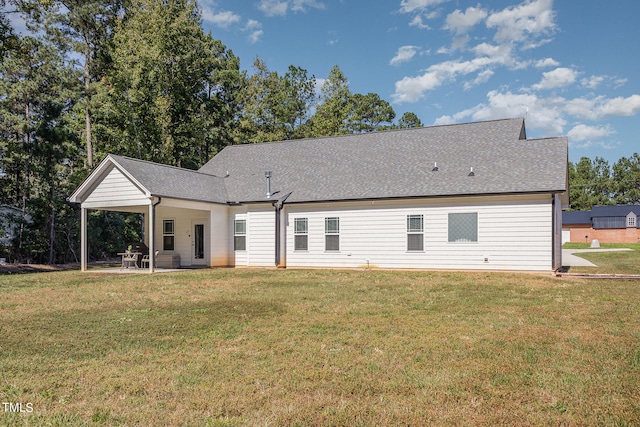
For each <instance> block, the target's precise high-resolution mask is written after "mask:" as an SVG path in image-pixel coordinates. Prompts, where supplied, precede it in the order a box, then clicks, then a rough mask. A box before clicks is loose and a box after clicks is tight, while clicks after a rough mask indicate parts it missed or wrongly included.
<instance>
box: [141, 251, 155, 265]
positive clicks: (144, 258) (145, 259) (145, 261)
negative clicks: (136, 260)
mask: <svg viewBox="0 0 640 427" xmlns="http://www.w3.org/2000/svg"><path fill="white" fill-rule="evenodd" d="M159 253H160V251H156V252H155V253H154V255H153V260H154V261H156V260H157V259H158V254H159ZM140 263H141V265H142V268H144V265H145V264H147V268H149V255H144V256H143V257H142V261H141V262H140ZM154 264H155V262H154Z"/></svg>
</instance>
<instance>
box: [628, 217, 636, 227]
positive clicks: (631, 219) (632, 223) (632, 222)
mask: <svg viewBox="0 0 640 427" xmlns="http://www.w3.org/2000/svg"><path fill="white" fill-rule="evenodd" d="M635 226H636V217H635V216H633V214H632V215H629V216H628V217H627V227H635Z"/></svg>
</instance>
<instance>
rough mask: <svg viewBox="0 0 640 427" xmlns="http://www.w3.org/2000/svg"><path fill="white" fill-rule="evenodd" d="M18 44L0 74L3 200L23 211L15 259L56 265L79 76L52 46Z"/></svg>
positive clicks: (73, 145)
mask: <svg viewBox="0 0 640 427" xmlns="http://www.w3.org/2000/svg"><path fill="white" fill-rule="evenodd" d="M17 43H18V44H17V48H16V49H13V50H11V51H9V52H8V53H7V55H6V57H5V58H4V60H3V61H2V68H1V72H0V73H1V75H2V79H1V80H0V92H1V93H4V94H5V96H4V97H3V98H2V100H1V102H0V116H1V117H2V129H3V130H2V134H1V151H2V171H3V174H2V181H3V182H2V202H3V203H7V204H10V205H13V206H18V207H20V209H21V210H22V218H21V223H20V229H19V234H18V237H17V241H16V244H15V248H14V253H13V254H12V255H13V256H14V257H15V258H18V259H25V258H27V259H34V258H35V259H37V260H39V261H41V262H42V261H45V262H46V261H48V262H53V261H54V259H55V257H56V253H55V241H56V218H57V216H56V213H57V211H58V209H59V207H60V205H61V204H62V203H63V201H64V197H65V196H66V194H65V193H66V191H60V189H61V188H63V187H64V186H65V184H66V183H67V180H66V175H67V174H68V173H70V171H69V169H70V166H71V165H73V163H74V160H75V159H74V158H73V157H72V156H73V153H74V149H75V148H76V147H77V145H76V142H77V141H75V140H74V138H73V137H72V136H71V135H69V132H68V129H69V126H68V123H67V119H68V118H69V117H70V116H69V112H70V110H71V108H72V107H73V104H74V101H75V100H74V98H73V96H74V94H75V90H74V84H75V82H77V77H78V76H77V74H75V73H74V70H72V69H71V68H69V67H68V66H66V64H65V63H64V62H63V61H62V55H61V54H60V52H58V51H57V50H56V49H55V47H54V46H53V45H50V44H46V43H43V42H42V41H41V40H39V39H37V38H34V37H23V38H20V39H19V40H18V42H17ZM27 217H31V218H32V219H33V221H32V222H30V221H27V220H26V218H27ZM31 225H32V226H31Z"/></svg>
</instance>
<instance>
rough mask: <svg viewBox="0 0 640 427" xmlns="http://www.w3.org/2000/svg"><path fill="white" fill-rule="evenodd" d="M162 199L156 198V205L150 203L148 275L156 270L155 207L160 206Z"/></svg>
mask: <svg viewBox="0 0 640 427" xmlns="http://www.w3.org/2000/svg"><path fill="white" fill-rule="evenodd" d="M161 201H162V197H158V201H157V202H156V203H153V202H151V224H149V273H153V272H154V271H155V269H156V248H155V246H156V243H155V241H156V239H155V233H156V206H158V205H159V204H160V202H161Z"/></svg>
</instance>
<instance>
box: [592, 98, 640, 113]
mask: <svg viewBox="0 0 640 427" xmlns="http://www.w3.org/2000/svg"><path fill="white" fill-rule="evenodd" d="M600 111H601V114H602V115H603V116H627V117H629V116H635V115H636V113H638V112H639V111H640V95H631V96H629V97H627V98H622V97H618V98H613V99H609V100H607V101H606V102H605V103H603V104H602V105H601V106H600Z"/></svg>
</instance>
